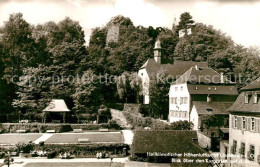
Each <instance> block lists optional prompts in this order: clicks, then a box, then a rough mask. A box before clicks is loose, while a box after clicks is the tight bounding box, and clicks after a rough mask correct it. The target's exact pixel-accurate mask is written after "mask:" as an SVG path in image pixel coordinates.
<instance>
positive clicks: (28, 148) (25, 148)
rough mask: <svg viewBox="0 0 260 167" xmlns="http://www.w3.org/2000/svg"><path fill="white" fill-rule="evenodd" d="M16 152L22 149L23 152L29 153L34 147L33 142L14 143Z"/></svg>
mask: <svg viewBox="0 0 260 167" xmlns="http://www.w3.org/2000/svg"><path fill="white" fill-rule="evenodd" d="M16 147H17V152H20V151H23V153H30V151H32V150H33V149H34V143H32V142H29V143H22V142H21V143H18V144H16Z"/></svg>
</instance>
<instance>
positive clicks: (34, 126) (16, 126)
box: [0, 123, 109, 133]
mask: <svg viewBox="0 0 260 167" xmlns="http://www.w3.org/2000/svg"><path fill="white" fill-rule="evenodd" d="M100 128H109V125H108V124H43V123H2V124H0V130H2V131H3V132H5V133H15V132H16V131H17V130H26V132H32V133H38V132H41V133H45V132H46V131H47V130H55V131H56V132H59V133H61V132H69V131H72V130H73V129H82V130H98V129H100Z"/></svg>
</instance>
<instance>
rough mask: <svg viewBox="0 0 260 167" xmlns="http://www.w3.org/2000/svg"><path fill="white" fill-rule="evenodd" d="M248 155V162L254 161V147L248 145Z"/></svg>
mask: <svg viewBox="0 0 260 167" xmlns="http://www.w3.org/2000/svg"><path fill="white" fill-rule="evenodd" d="M248 154H249V155H248V159H249V160H250V161H254V159H255V146H253V145H250V150H249V153H248Z"/></svg>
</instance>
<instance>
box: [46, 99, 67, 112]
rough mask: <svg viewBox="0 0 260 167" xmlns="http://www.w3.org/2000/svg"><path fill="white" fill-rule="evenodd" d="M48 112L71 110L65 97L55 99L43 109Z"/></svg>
mask: <svg viewBox="0 0 260 167" xmlns="http://www.w3.org/2000/svg"><path fill="white" fill-rule="evenodd" d="M43 111H47V112H69V111H70V110H69V109H68V107H67V105H66V103H65V101H64V100H63V99H53V100H52V101H51V102H50V104H49V105H48V106H47V107H46V108H45V109H44V110H43Z"/></svg>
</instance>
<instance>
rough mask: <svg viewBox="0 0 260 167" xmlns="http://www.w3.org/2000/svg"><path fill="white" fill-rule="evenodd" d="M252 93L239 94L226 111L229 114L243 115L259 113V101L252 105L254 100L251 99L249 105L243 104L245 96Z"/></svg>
mask: <svg viewBox="0 0 260 167" xmlns="http://www.w3.org/2000/svg"><path fill="white" fill-rule="evenodd" d="M247 93H252V92H241V93H240V94H239V96H238V98H237V99H236V101H235V102H234V103H233V105H232V106H231V107H230V108H229V109H228V111H230V112H245V113H260V100H259V98H258V102H257V103H256V104H254V103H253V102H254V99H253V97H251V98H250V99H249V103H245V95H246V94H247Z"/></svg>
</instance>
